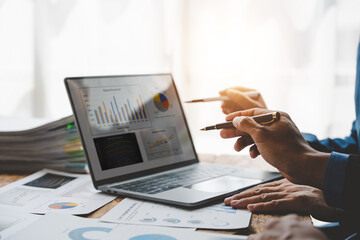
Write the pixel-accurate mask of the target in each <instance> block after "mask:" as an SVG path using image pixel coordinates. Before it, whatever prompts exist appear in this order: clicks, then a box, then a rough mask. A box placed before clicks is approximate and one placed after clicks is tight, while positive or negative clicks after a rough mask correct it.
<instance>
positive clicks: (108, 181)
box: [64, 73, 199, 189]
mask: <svg viewBox="0 0 360 240" xmlns="http://www.w3.org/2000/svg"><path fill="white" fill-rule="evenodd" d="M164 75H165V76H169V77H170V78H171V84H172V85H173V87H174V90H175V93H176V98H177V101H179V106H180V110H181V114H182V116H183V119H184V122H185V127H186V129H187V133H188V134H189V140H190V144H191V147H192V150H193V151H194V156H195V158H194V159H189V160H184V161H182V162H179V163H173V164H169V165H166V166H161V167H157V168H152V169H147V170H142V171H139V172H134V173H129V174H124V175H120V176H116V177H110V178H105V179H101V180H96V179H95V176H94V171H93V169H92V166H91V161H90V156H89V155H88V151H87V149H86V144H85V141H84V134H83V132H82V128H81V126H80V124H79V119H78V117H77V113H76V108H75V102H74V101H73V98H72V95H71V94H72V93H71V91H70V84H69V83H68V82H69V81H81V80H84V79H96V78H119V77H156V76H164ZM64 83H65V86H66V91H67V94H68V97H69V100H70V104H71V108H72V111H73V114H74V117H75V120H76V125H77V128H78V130H79V134H80V139H81V142H82V145H83V149H84V153H85V156H86V159H87V163H88V165H89V170H90V175H91V179H92V182H93V184H94V187H95V188H96V189H98V187H99V186H102V185H106V184H112V183H115V182H120V181H124V180H130V179H133V178H137V177H142V176H146V175H150V174H154V173H159V172H162V171H166V170H172V169H175V168H179V167H183V166H188V165H191V164H194V163H199V159H198V156H197V153H196V150H195V146H194V143H193V140H192V137H191V133H190V129H189V126H188V123H187V120H186V116H185V112H184V109H183V107H182V104H181V101H180V97H179V93H178V90H177V88H176V85H175V81H174V78H173V76H172V74H170V73H161V74H139V75H110V76H86V77H67V78H65V79H64Z"/></svg>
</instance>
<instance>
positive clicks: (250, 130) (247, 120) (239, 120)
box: [233, 116, 262, 136]
mask: <svg viewBox="0 0 360 240" xmlns="http://www.w3.org/2000/svg"><path fill="white" fill-rule="evenodd" d="M233 125H234V127H236V129H238V130H239V131H241V132H245V133H247V134H249V135H250V136H252V135H253V134H254V132H255V131H256V130H258V129H259V128H261V127H262V126H261V125H260V124H258V123H257V122H255V120H254V119H252V118H251V117H244V116H240V117H236V118H234V119H233Z"/></svg>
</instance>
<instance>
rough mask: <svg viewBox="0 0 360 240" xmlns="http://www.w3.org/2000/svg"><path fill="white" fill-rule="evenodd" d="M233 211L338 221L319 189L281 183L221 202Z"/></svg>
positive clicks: (259, 187) (250, 190) (285, 180)
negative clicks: (308, 216)
mask: <svg viewBox="0 0 360 240" xmlns="http://www.w3.org/2000/svg"><path fill="white" fill-rule="evenodd" d="M224 203H225V204H226V205H231V206H232V207H233V208H247V209H248V210H249V211H251V212H257V213H281V212H292V213H303V214H307V215H309V214H311V215H312V216H313V217H315V218H316V219H319V220H322V221H330V222H332V221H339V218H338V215H337V212H336V209H335V208H333V207H330V206H328V205H327V204H326V202H325V198H324V194H323V192H322V191H321V190H320V189H317V188H313V187H309V186H305V185H297V184H293V183H291V182H289V181H288V180H287V179H282V180H279V181H275V182H270V183H265V184H261V185H258V186H255V187H253V188H250V189H247V190H245V191H243V192H241V193H238V194H235V195H234V196H232V197H228V198H226V199H225V200H224Z"/></svg>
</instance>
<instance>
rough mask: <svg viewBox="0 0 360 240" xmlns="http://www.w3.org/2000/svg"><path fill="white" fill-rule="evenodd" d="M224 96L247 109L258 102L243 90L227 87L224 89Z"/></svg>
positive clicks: (255, 105)
mask: <svg viewBox="0 0 360 240" xmlns="http://www.w3.org/2000/svg"><path fill="white" fill-rule="evenodd" d="M226 96H228V97H229V99H230V100H231V101H233V102H235V103H236V104H237V105H239V106H240V107H242V108H244V109H249V108H253V107H257V106H258V103H257V102H256V101H254V100H253V99H252V98H251V97H249V96H248V95H247V94H246V93H245V92H241V91H238V90H235V89H228V90H227V91H226Z"/></svg>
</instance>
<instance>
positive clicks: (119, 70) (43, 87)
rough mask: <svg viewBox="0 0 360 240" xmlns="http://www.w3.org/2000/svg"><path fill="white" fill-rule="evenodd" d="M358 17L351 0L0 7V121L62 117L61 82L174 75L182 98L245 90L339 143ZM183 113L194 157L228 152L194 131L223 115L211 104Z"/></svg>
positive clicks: (3, 1) (92, 0)
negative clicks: (91, 77) (255, 92)
mask: <svg viewBox="0 0 360 240" xmlns="http://www.w3.org/2000/svg"><path fill="white" fill-rule="evenodd" d="M359 12H360V1H359V0H341V1H335V0H307V1H302V0H145V1H144V0H131V1H130V0H122V1H117V0H49V1H44V0H0V52H1V54H0V81H1V87H0V102H1V111H0V115H4V116H35V117H47V118H57V117H61V116H64V115H67V114H71V109H70V105H69V103H68V99H67V96H66V92H65V88H64V85H63V79H64V78H65V77H68V76H84V75H87V76H88V75H110V74H140V73H162V72H172V73H173V74H174V77H175V81H176V82H177V84H178V87H179V91H180V95H181V98H182V99H183V100H185V99H189V98H198V97H206V96H214V95H217V92H218V91H219V90H221V89H223V88H225V87H230V86H234V85H243V86H247V87H252V88H256V89H258V90H259V91H260V92H262V93H263V95H264V97H265V100H266V102H267V104H268V107H269V108H272V109H280V110H284V111H287V112H289V113H290V114H291V116H292V117H293V119H294V121H295V122H296V123H297V124H298V126H299V128H300V129H301V130H303V131H307V132H312V133H315V134H317V135H318V136H319V137H325V136H344V135H346V134H348V132H349V130H350V127H351V122H352V120H353V119H354V117H355V114H354V79H355V60H356V50H357V49H356V48H357V43H358V40H359V33H360V14H359ZM185 110H186V113H187V117H188V121H189V123H190V127H191V130H192V134H193V136H194V138H195V143H196V147H197V148H198V150H199V151H200V152H216V153H222V152H223V151H225V152H232V144H230V143H231V142H232V140H229V141H220V140H219V136H218V133H206V134H205V133H201V132H199V131H198V129H199V128H200V127H203V126H204V125H207V124H212V123H215V122H220V121H223V120H224V115H223V114H222V113H221V110H220V104H219V103H208V104H197V105H185ZM219 144H223V145H221V146H220V145H219ZM219 146H220V147H219Z"/></svg>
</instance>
